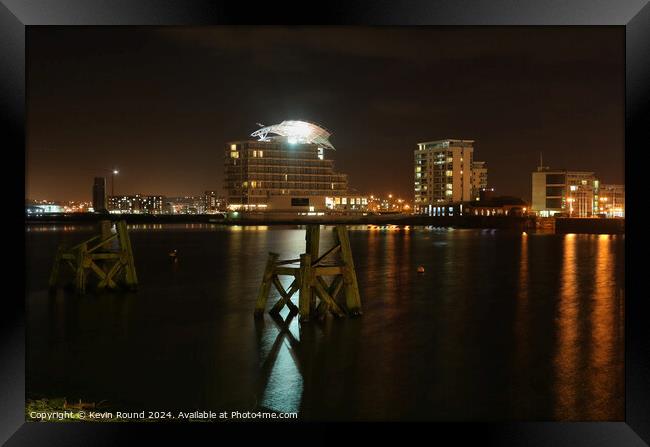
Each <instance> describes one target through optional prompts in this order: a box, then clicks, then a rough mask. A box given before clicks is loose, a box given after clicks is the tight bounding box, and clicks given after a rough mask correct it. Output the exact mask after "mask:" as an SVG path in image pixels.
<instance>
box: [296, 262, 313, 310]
mask: <svg viewBox="0 0 650 447" xmlns="http://www.w3.org/2000/svg"><path fill="white" fill-rule="evenodd" d="M311 283H312V271H311V255H310V254H309V253H303V254H301V255H300V295H299V298H298V311H299V312H300V321H302V322H307V321H309V310H310V308H311V299H312V293H313V292H312V289H311Z"/></svg>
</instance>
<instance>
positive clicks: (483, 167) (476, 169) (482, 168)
mask: <svg viewBox="0 0 650 447" xmlns="http://www.w3.org/2000/svg"><path fill="white" fill-rule="evenodd" d="M487 187H488V168H487V162H484V161H474V162H472V193H471V194H472V200H481V197H480V194H481V190H484V189H487Z"/></svg>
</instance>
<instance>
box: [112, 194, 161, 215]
mask: <svg viewBox="0 0 650 447" xmlns="http://www.w3.org/2000/svg"><path fill="white" fill-rule="evenodd" d="M108 208H109V211H110V212H111V213H117V214H120V213H127V214H161V213H162V211H163V196H147V195H141V194H135V195H131V196H126V195H117V196H109V197H108Z"/></svg>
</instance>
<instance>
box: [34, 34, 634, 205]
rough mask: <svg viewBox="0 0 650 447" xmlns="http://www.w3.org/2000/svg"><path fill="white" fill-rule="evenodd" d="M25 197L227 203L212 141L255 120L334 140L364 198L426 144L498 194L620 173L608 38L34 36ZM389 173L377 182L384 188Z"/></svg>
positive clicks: (612, 179) (616, 87) (401, 189)
mask: <svg viewBox="0 0 650 447" xmlns="http://www.w3.org/2000/svg"><path fill="white" fill-rule="evenodd" d="M28 34H29V36H28V37H29V38H28V46H29V53H28V138H27V147H28V149H27V171H26V174H27V184H26V196H27V197H28V198H35V199H41V198H47V199H52V200H87V199H88V198H89V197H90V196H91V189H90V188H89V186H88V185H89V184H91V182H92V178H94V177H97V176H106V177H107V178H108V177H109V176H110V171H112V169H114V168H115V167H117V168H119V171H120V174H119V175H118V176H117V178H116V185H115V191H116V193H117V194H135V193H143V194H160V195H165V196H177V195H178V196H180V195H192V194H196V193H199V192H201V191H203V190H206V189H217V190H219V191H220V192H221V193H222V194H223V190H222V184H223V178H224V177H223V170H222V163H223V158H222V157H223V150H222V148H223V144H224V143H226V142H227V141H231V140H237V139H245V138H247V137H248V136H249V135H250V133H251V132H253V131H254V130H256V129H257V125H256V123H258V122H262V123H266V124H269V123H273V122H280V121H283V120H285V119H305V120H309V121H315V122H318V123H321V124H322V125H324V126H325V127H327V128H328V129H330V130H332V132H333V135H332V143H333V144H334V146H335V147H336V148H337V150H336V152H334V153H333V159H334V161H335V167H336V168H337V169H338V170H340V171H342V172H345V173H347V174H348V175H349V184H350V187H351V188H354V189H356V190H358V191H359V192H360V193H363V194H368V195H369V194H381V195H387V194H388V193H393V194H397V195H401V196H402V197H407V198H412V194H413V193H412V191H413V168H412V154H413V150H414V149H415V148H416V147H417V143H418V142H420V141H429V140H436V139H444V138H459V139H472V140H475V141H476V157H477V158H478V159H480V160H485V161H486V162H487V163H488V166H489V169H490V176H489V186H490V187H493V188H495V189H496V191H497V193H498V194H508V195H515V196H519V197H522V198H524V199H526V200H530V194H531V191H530V189H531V185H530V173H531V172H532V171H533V170H534V169H535V168H536V166H537V164H538V161H539V153H540V152H543V153H544V162H545V164H546V165H549V166H551V167H553V168H557V169H560V168H567V169H580V170H588V171H596V172H599V173H600V176H601V178H602V179H603V181H604V182H605V183H621V184H622V183H624V177H623V170H624V165H623V156H624V152H623V100H624V95H623V79H624V71H623V62H624V58H623V50H624V47H623V33H622V31H621V30H618V29H615V28H546V27H544V28H532V29H531V28H509V29H506V28H481V27H468V28H415V29H399V28H381V29H380V28H362V29H358V28H356V29H351V28H328V29H323V28H313V27H306V28H305V27H301V28H280V27H278V28H264V27H262V28H248V27H244V28H227V27H224V28H173V29H164V28H156V27H152V28H135V29H124V28H112V27H107V28H102V29H93V28H75V29H62V28H56V27H52V28H39V29H30V30H29V31H28ZM382 179H389V180H387V181H386V180H382Z"/></svg>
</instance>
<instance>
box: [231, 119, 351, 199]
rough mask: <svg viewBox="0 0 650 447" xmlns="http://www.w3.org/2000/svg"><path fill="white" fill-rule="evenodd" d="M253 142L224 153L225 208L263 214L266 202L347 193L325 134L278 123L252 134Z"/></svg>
mask: <svg viewBox="0 0 650 447" xmlns="http://www.w3.org/2000/svg"><path fill="white" fill-rule="evenodd" d="M251 136H252V137H257V140H254V139H249V140H242V141H232V142H230V143H228V144H226V147H225V160H224V168H225V181H224V189H225V190H226V195H227V197H226V199H227V202H228V208H230V209H233V210H237V209H244V210H264V209H265V208H266V207H267V205H268V202H269V198H270V197H271V196H276V195H287V196H290V197H295V198H309V197H310V196H340V195H344V194H346V193H347V189H348V181H347V176H346V175H345V174H339V173H337V172H335V171H334V161H333V160H332V159H330V158H329V154H330V153H331V152H332V151H334V146H332V144H331V143H330V142H329V136H330V132H329V131H327V130H325V129H324V128H322V127H320V126H318V125H316V124H313V123H309V122H306V121H283V122H282V123H280V124H275V125H272V126H266V127H263V128H261V129H259V130H257V131H255V132H253V133H252V134H251Z"/></svg>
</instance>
